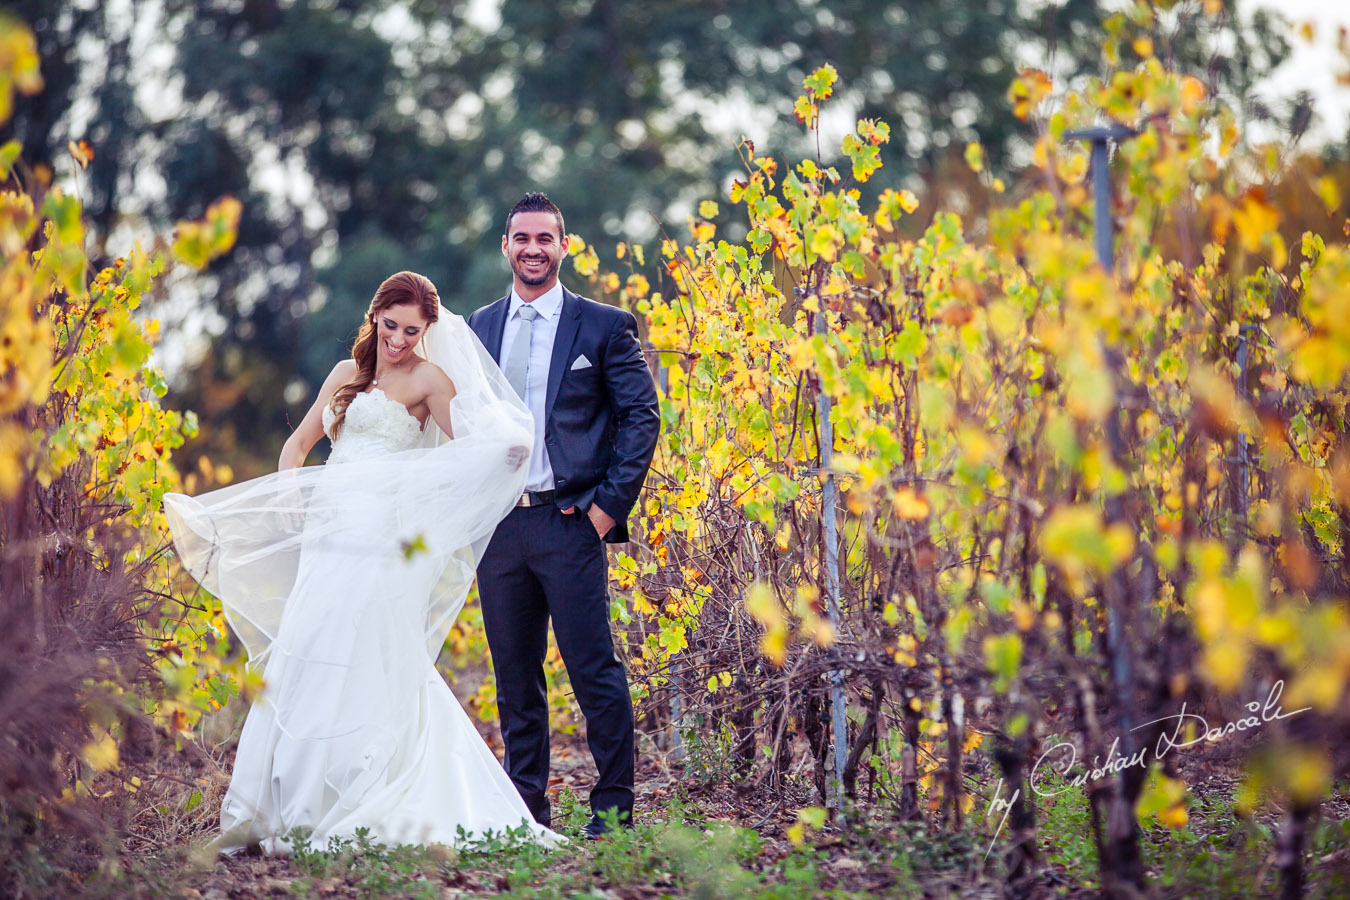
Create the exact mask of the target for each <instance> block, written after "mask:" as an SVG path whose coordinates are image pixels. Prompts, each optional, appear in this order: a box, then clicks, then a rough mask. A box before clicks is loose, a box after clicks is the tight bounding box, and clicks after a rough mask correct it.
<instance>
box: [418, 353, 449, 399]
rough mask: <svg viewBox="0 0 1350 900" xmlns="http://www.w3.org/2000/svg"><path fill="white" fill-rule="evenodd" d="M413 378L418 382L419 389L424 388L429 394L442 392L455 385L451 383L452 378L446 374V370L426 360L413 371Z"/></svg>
mask: <svg viewBox="0 0 1350 900" xmlns="http://www.w3.org/2000/svg"><path fill="white" fill-rule="evenodd" d="M412 377H413V378H414V379H415V380H416V382H417V385H418V387H421V388H424V389H425V390H426V391H427V392H428V393H430V392H431V391H435V390H440V389H442V388H444V387H445V386H446V385H448V384H452V383H453V382H451V381H450V376H449V375H447V374H445V370H444V369H442V368H441V367H440V366H438V365H436V364H435V363H434V362H432V361H431V360H429V359H424V360H422V362H420V363H418V365H417V368H415V369H413V371H412Z"/></svg>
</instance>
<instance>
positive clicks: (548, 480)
mask: <svg viewBox="0 0 1350 900" xmlns="http://www.w3.org/2000/svg"><path fill="white" fill-rule="evenodd" d="M524 304H525V301H524V300H522V299H520V295H519V294H517V293H516V292H515V289H514V288H512V290H511V305H510V307H508V308H507V310H506V327H505V328H504V329H503V330H502V349H501V354H500V355H501V361H502V363H503V364H505V363H506V357H507V355H508V354H509V353H510V352H511V345H512V343H513V342H514V341H515V339H516V331H517V330H518V329H519V328H520V321H521V319H520V308H521V307H522V306H523V305H524ZM562 304H563V292H562V284H561V282H554V284H553V287H551V288H549V290H548V291H547V292H546V293H543V294H541V295H539V296H538V297H536V298H534V300H533V301H531V303H530V306H532V307H534V308H535V310H537V311H538V313H539V317H538V318H536V319H535V320H534V326H533V328H532V329H531V331H530V355H529V362H528V363H526V367H525V396H524V397H523V398H522V399H523V400H524V401H525V406H526V407H528V408H529V410H530V415H532V416H534V452H533V453H531V454H530V473H529V477H527V478H526V479H525V490H527V491H551V490H553V465H552V464H551V463H550V462H549V459H548V450H546V449H545V448H544V414H545V412H546V410H545V409H544V401H545V400H546V399H547V397H548V367H549V365H550V363H551V361H552V359H553V338H554V335H556V334H557V333H558V320H559V319H561V318H562Z"/></svg>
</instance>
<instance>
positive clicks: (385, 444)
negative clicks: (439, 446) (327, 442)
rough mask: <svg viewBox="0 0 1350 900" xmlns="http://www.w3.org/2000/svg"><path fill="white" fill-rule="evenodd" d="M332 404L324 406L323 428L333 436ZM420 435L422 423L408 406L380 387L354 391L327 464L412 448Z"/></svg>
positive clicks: (368, 457) (330, 436)
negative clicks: (392, 397)
mask: <svg viewBox="0 0 1350 900" xmlns="http://www.w3.org/2000/svg"><path fill="white" fill-rule="evenodd" d="M335 418H336V416H335V415H334V414H333V410H332V408H331V407H328V406H325V407H324V409H323V430H324V433H325V434H327V435H328V436H329V438H330V439H331V438H332V436H333V435H332V432H331V431H330V430H329V429H331V428H332V427H333V419H335ZM421 436H422V426H421V425H420V424H419V423H418V421H417V419H415V418H413V415H412V413H410V412H408V408H407V407H406V406H404V405H403V404H402V403H399V402H398V401H397V400H391V399H389V397H388V396H387V395H386V394H385V393H384V391H382V390H380V389H379V388H372V389H371V390H369V391H367V392H365V393H363V394H357V395H356V396H355V397H353V398H352V401H351V403H350V404H349V405H348V406H347V415H346V417H345V418H344V419H343V421H342V433H341V434H339V435H338V437H337V440H335V441H333V452H332V453H331V454H329V456H328V462H329V464H330V465H331V464H333V463H343V462H353V461H355V460H360V459H370V458H372V457H376V456H383V455H385V454H386V453H397V452H398V451H400V450H409V449H411V448H412V447H413V446H414V445H415V444H416V443H417V441H418V439H419V438H420V437H421Z"/></svg>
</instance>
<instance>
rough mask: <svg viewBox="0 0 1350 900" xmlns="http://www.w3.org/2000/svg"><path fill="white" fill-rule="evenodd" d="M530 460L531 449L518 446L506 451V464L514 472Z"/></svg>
mask: <svg viewBox="0 0 1350 900" xmlns="http://www.w3.org/2000/svg"><path fill="white" fill-rule="evenodd" d="M529 458H530V448H529V447H521V446H519V445H518V446H515V447H512V448H510V449H509V450H507V451H506V464H507V465H508V466H510V467H511V471H512V472H514V471H516V470H517V469H519V468H520V466H521V464H522V463H524V462H525V460H527V459H529Z"/></svg>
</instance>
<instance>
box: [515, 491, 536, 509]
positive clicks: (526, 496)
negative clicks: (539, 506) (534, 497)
mask: <svg viewBox="0 0 1350 900" xmlns="http://www.w3.org/2000/svg"><path fill="white" fill-rule="evenodd" d="M532 505H533V504H531V503H530V492H529V491H526V492H525V493H523V494H521V495H520V499H519V500H517V501H516V506H524V507H527V508H528V507H530V506H532Z"/></svg>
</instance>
